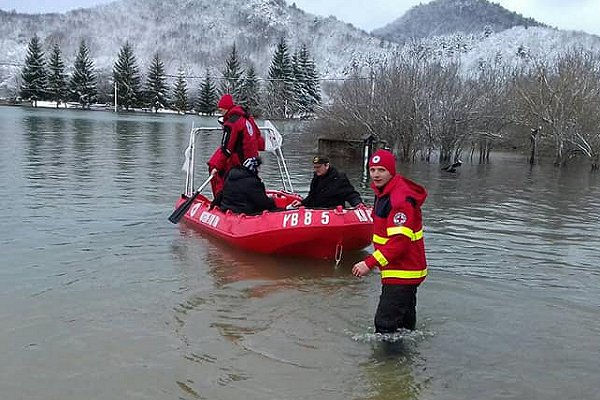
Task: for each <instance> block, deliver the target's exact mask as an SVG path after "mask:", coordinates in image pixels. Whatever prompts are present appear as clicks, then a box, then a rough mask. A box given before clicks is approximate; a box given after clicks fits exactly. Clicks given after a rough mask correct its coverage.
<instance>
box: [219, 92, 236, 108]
mask: <svg viewBox="0 0 600 400" xmlns="http://www.w3.org/2000/svg"><path fill="white" fill-rule="evenodd" d="M234 105H235V104H233V97H231V95H230V94H229V93H226V94H224V95H223V96H222V97H221V100H219V102H218V103H217V107H218V108H223V109H225V110H229V109H230V108H231V107H233V106H234Z"/></svg>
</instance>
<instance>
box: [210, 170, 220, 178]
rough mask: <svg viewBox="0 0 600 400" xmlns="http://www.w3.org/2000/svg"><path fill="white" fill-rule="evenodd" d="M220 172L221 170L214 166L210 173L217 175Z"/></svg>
mask: <svg viewBox="0 0 600 400" xmlns="http://www.w3.org/2000/svg"><path fill="white" fill-rule="evenodd" d="M218 172H219V171H217V169H216V168H213V169H212V170H211V171H210V175H211V176H215V175H216V174H217V173H218Z"/></svg>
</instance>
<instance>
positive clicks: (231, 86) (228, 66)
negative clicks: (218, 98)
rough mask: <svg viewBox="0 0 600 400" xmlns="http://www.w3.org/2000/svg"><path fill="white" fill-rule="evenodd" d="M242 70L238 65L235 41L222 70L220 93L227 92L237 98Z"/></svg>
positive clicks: (241, 81) (240, 85)
mask: <svg viewBox="0 0 600 400" xmlns="http://www.w3.org/2000/svg"><path fill="white" fill-rule="evenodd" d="M243 73H244V70H243V69H242V67H241V66H240V61H239V59H238V55H237V51H236V47H235V43H234V44H233V47H232V49H231V54H230V55H229V57H228V58H227V60H226V61H225V69H224V70H223V71H222V80H221V84H220V94H221V95H223V94H225V93H229V94H231V95H232V96H233V99H234V100H237V99H238V97H239V95H240V90H241V87H242V83H243V80H242V75H243Z"/></svg>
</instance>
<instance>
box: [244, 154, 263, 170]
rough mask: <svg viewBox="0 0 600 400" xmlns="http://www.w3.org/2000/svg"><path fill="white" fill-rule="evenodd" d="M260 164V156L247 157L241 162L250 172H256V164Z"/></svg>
mask: <svg viewBox="0 0 600 400" xmlns="http://www.w3.org/2000/svg"><path fill="white" fill-rule="evenodd" d="M261 164H262V160H261V158H260V157H249V158H246V159H245V160H244V163H243V164H242V165H243V166H244V168H246V169H247V170H248V171H250V172H254V173H256V172H258V166H259V165H261Z"/></svg>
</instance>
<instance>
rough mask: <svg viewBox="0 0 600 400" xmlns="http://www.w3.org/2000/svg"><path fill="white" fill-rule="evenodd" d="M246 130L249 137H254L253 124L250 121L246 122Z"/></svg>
mask: <svg viewBox="0 0 600 400" xmlns="http://www.w3.org/2000/svg"><path fill="white" fill-rule="evenodd" d="M246 130H247V131H248V135H250V136H252V135H254V129H252V124H251V123H250V121H246Z"/></svg>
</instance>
